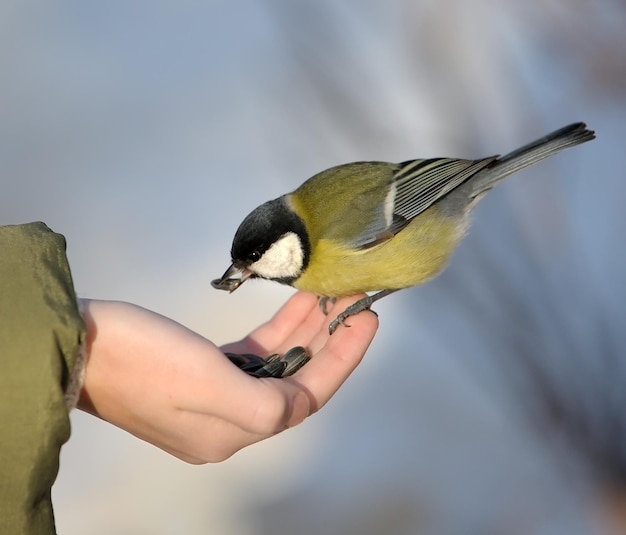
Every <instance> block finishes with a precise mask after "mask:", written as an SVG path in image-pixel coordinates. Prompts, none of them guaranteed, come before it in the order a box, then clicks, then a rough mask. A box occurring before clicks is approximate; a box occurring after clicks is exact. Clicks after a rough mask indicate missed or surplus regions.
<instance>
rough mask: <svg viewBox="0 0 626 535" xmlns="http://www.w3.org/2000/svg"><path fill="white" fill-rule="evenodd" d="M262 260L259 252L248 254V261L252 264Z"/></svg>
mask: <svg viewBox="0 0 626 535" xmlns="http://www.w3.org/2000/svg"><path fill="white" fill-rule="evenodd" d="M260 258H261V253H259V251H252V252H251V253H249V254H248V260H250V262H256V261H257V260H259V259H260Z"/></svg>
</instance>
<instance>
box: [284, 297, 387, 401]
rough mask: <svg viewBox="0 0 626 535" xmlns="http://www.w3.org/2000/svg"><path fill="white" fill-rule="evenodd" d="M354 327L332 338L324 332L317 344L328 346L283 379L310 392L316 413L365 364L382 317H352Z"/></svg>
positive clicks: (341, 330)
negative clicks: (365, 356) (320, 342)
mask: <svg viewBox="0 0 626 535" xmlns="http://www.w3.org/2000/svg"><path fill="white" fill-rule="evenodd" d="M342 301H343V300H342ZM329 321H332V320H329ZM350 325H351V327H350V328H339V329H337V331H335V333H334V334H333V335H332V336H326V337H324V336H323V335H322V334H321V333H320V336H319V338H317V339H316V341H315V342H316V343H318V342H319V340H321V339H325V340H326V343H325V345H324V346H323V347H322V348H321V349H320V350H319V351H318V352H317V353H315V355H314V356H313V358H312V359H311V360H310V361H309V362H308V363H307V364H306V365H305V366H303V367H302V369H301V370H299V371H298V372H297V373H296V374H295V375H294V376H293V377H292V378H288V379H283V381H289V380H291V381H294V382H296V384H298V385H299V386H301V387H302V388H304V389H305V390H306V391H307V392H308V393H309V395H310V401H311V411H312V412H315V411H316V410H319V409H320V408H321V407H323V406H324V405H325V404H326V403H327V402H328V400H329V399H330V398H331V397H332V396H333V394H335V392H336V391H337V390H338V389H339V387H340V386H341V385H342V384H343V383H344V382H345V380H346V379H347V378H348V377H349V375H350V374H351V373H352V371H353V370H354V369H355V368H356V367H357V365H358V364H359V363H360V362H361V359H362V358H363V356H364V354H365V352H366V351H367V348H368V347H369V345H370V343H371V342H372V339H373V338H374V334H375V333H376V330H377V328H378V317H377V316H376V315H375V314H372V313H370V312H363V313H360V314H357V315H355V316H354V317H351V318H350ZM325 326H326V322H325Z"/></svg>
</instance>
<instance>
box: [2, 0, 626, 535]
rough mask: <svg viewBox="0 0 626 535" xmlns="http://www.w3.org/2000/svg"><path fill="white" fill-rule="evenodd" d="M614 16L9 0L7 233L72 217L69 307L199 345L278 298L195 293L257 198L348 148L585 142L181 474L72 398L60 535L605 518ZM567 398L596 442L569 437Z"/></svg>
mask: <svg viewBox="0 0 626 535" xmlns="http://www.w3.org/2000/svg"><path fill="white" fill-rule="evenodd" d="M625 24H626V16H625V11H624V6H623V4H621V3H618V2H614V1H611V0H600V1H598V2H595V3H591V2H571V1H565V0H551V1H549V0H545V1H540V0H530V1H524V2H521V1H515V0H504V1H500V2H489V1H487V0H476V1H474V2H462V1H461V0H448V1H439V2H434V1H430V0H419V1H413V2H411V1H408V0H406V1H403V0H393V1H386V2H375V1H373V0H368V1H362V0H361V1H357V0H350V1H344V2H341V3H338V2H331V1H329V0H326V1H317V2H315V3H313V2H304V1H294V2H286V1H284V2H280V1H256V2H253V1H245V0H244V1H240V2H222V1H207V2H197V1H177V2H173V1H170V2H168V1H165V0H163V1H158V2H119V1H118V2H115V1H112V2H106V3H99V4H98V3H91V2H79V1H66V2H63V1H62V2H56V3H48V2H41V1H19V2H18V1H14V0H5V1H4V2H3V3H2V4H0V40H1V42H2V46H1V47H0V69H1V70H0V72H1V76H2V83H1V84H0V182H1V184H2V189H1V190H0V223H2V224H7V223H20V222H27V221H31V220H43V221H45V222H47V223H48V225H50V226H51V227H52V228H53V229H54V230H56V231H58V232H61V233H63V234H64V235H65V236H66V237H67V240H68V256H69V259H70V262H71V266H72V271H73V275H74V279H75V284H76V288H77V291H78V292H79V293H80V294H81V295H83V296H86V297H93V298H103V299H121V300H126V301H131V302H135V303H137V304H140V305H143V306H146V307H148V308H151V309H153V310H156V311H158V312H160V313H162V314H165V315H167V316H169V317H172V318H174V319H176V320H178V321H180V322H182V323H184V324H185V325H187V326H189V327H191V328H193V329H195V330H197V331H198V332H200V333H202V334H203V335H205V336H207V337H209V338H211V339H212V340H214V341H216V342H218V343H220V342H225V341H229V340H232V339H236V338H238V337H240V336H242V335H244V334H245V333H246V332H247V331H249V330H250V329H251V328H252V327H253V326H255V325H257V324H259V323H260V322H262V321H264V320H265V319H267V318H268V317H269V315H270V314H271V313H272V312H273V311H274V310H276V309H277V308H278V306H280V304H281V303H282V302H284V300H285V299H286V297H287V296H288V295H290V294H291V290H289V289H286V288H280V287H278V286H276V285H273V284H270V283H258V284H254V285H253V284H250V285H246V286H245V287H243V288H242V289H241V290H240V291H238V292H236V293H235V294H233V295H227V294H225V293H218V292H216V291H213V290H212V289H211V287H210V285H209V282H210V280H211V279H213V278H215V277H216V276H218V275H220V274H221V273H222V272H223V270H224V269H225V268H226V266H227V264H228V250H229V247H230V241H231V238H232V235H233V233H234V231H235V229H236V227H237V225H238V223H239V222H240V221H241V219H242V218H243V217H244V216H245V215H246V214H247V213H248V212H249V211H250V210H251V209H252V208H254V207H255V206H256V205H257V204H259V203H260V202H262V201H265V200H267V199H269V198H272V197H276V196H278V195H280V194H282V193H284V192H285V191H287V190H289V189H292V188H294V187H296V186H297V185H298V184H299V183H301V182H302V181H303V180H305V179H306V178H308V177H309V176H311V175H312V174H314V173H316V172H318V171H320V170H322V169H324V168H326V167H329V166H331V165H335V164H339V163H344V162H347V161H352V160H360V159H381V160H388V161H401V160H406V159H410V158H414V157H428V156H438V155H439V156H463V157H480V156H486V155H490V154H493V153H503V152H506V151H508V150H511V149H513V148H515V147H516V146H518V145H521V144H523V143H526V142H527V141H530V140H532V139H534V138H535V137H538V136H540V135H543V134H545V133H547V132H548V131H550V130H551V129H554V128H557V127H560V126H562V125H564V124H567V123H569V122H573V121H577V120H584V121H586V122H588V124H589V125H590V127H592V128H593V129H595V130H596V132H597V134H598V139H597V140H596V141H595V142H593V143H591V144H588V145H585V146H583V147H579V148H577V149H574V150H572V151H569V152H567V153H566V154H563V155H560V156H558V157H556V158H554V159H552V160H550V161H549V162H544V163H543V164H541V165H539V166H536V167H534V168H533V169H532V170H529V171H526V172H525V173H524V174H523V175H520V176H519V177H516V178H515V179H513V180H511V181H510V182H508V183H507V184H506V185H504V186H502V187H501V188H499V189H498V190H497V191H496V192H493V193H492V194H490V195H489V196H488V197H487V199H486V200H485V201H484V202H483V203H482V204H481V206H480V207H479V208H478V209H477V210H476V212H475V225H474V227H473V229H472V231H471V233H470V235H469V236H468V238H467V239H466V241H465V242H464V243H463V245H462V247H461V248H460V250H459V251H458V253H457V254H456V255H455V257H454V260H453V262H452V264H451V266H450V268H449V269H448V270H447V271H446V273H445V274H444V276H442V277H441V278H439V279H438V280H437V281H435V282H433V283H431V284H429V285H427V286H424V287H421V288H417V289H412V290H408V291H405V292H403V293H401V294H398V295H396V296H393V297H390V298H388V299H386V300H384V301H382V302H381V303H380V304H377V306H376V310H377V311H378V312H379V313H380V318H381V328H380V331H379V334H378V336H377V338H376V340H375V342H374V344H373V346H372V348H371V350H370V352H369V353H368V355H367V357H366V358H365V360H364V362H363V364H362V365H361V367H360V368H359V369H358V370H357V371H356V372H355V373H354V375H353V376H352V377H351V379H350V380H349V382H348V383H347V384H346V385H345V387H344V388H343V389H342V390H341V391H340V392H339V394H338V395H337V396H336V397H335V398H334V399H333V400H332V402H331V403H329V404H328V406H327V407H326V408H325V409H324V410H323V411H322V412H321V413H319V414H318V415H316V416H315V417H313V418H311V419H310V420H309V421H307V423H306V425H302V426H300V427H298V428H296V429H293V430H291V431H289V432H288V433H284V434H282V435H280V436H279V437H276V438H274V439H272V440H270V441H267V442H265V443H262V444H259V445H256V446H254V447H251V448H249V449H247V450H245V451H243V452H241V453H239V454H237V455H236V456H234V457H233V458H232V459H230V460H229V461H227V462H225V463H222V464H219V465H208V466H204V467H194V466H188V465H185V464H184V463H182V462H180V461H178V460H176V459H174V458H171V457H169V456H168V455H167V454H165V453H163V452H161V451H159V450H157V449H155V448H154V447H152V446H150V445H147V444H144V443H142V442H140V441H139V440H138V439H135V438H134V437H132V436H129V435H127V434H125V433H124V432H122V431H120V430H118V429H116V428H114V427H112V426H110V425H108V424H106V423H104V422H100V421H98V420H96V419H94V418H92V417H91V416H88V415H85V414H82V413H79V412H75V413H73V415H72V424H73V434H72V439H71V440H70V442H69V443H68V444H67V445H66V447H65V448H64V449H63V454H62V459H61V471H60V475H59V478H58V481H57V483H56V485H55V487H54V489H53V498H54V502H55V506H56V516H57V524H58V529H59V532H60V533H63V534H64V535H79V534H80V535H83V534H94V535H99V534H107V535H108V534H111V533H116V534H152V535H166V534H180V533H184V534H189V535H196V534H198V535H199V534H207V533H225V534H236V535H237V534H241V535H248V534H270V533H296V532H297V533H301V534H308V533H310V534H316V533H347V534H352V533H354V534H357V533H358V534H367V533H372V534H375V533H389V534H391V533H394V534H395V533H398V534H404V533H407V534H408V533H426V534H429V533H433V534H448V533H449V534H459V535H466V534H472V533H476V534H489V533H516V534H517V533H521V534H561V533H563V534H570V535H577V534H587V533H594V532H597V533H607V532H606V531H605V530H603V528H602V527H601V522H600V519H601V514H600V513H599V510H600V505H601V504H602V503H603V502H602V500H601V499H600V496H601V492H600V491H601V490H606V488H607V487H606V485H605V481H606V479H604V478H600V479H597V476H598V474H599V471H598V465H599V463H598V462H597V461H596V462H595V463H593V462H591V461H590V460H589V455H587V454H585V452H584V451H583V453H582V454H581V455H580V456H577V454H579V453H580V451H581V448H582V446H581V445H584V444H588V443H590V442H592V440H591V439H590V438H589V437H596V436H597V437H600V439H601V440H600V442H601V443H602V444H604V447H605V448H607V451H608V449H612V450H616V451H618V452H620V451H621V452H622V454H623V455H622V464H621V467H622V469H623V468H624V466H626V445H625V444H624V442H623V441H624V440H626V439H625V438H624V437H625V436H626V422H625V417H624V416H623V415H624V414H625V412H624V411H622V410H620V409H621V408H622V406H623V403H622V402H623V401H624V394H623V391H624V388H623V384H624V379H625V378H626V372H625V369H626V364H625V357H624V349H623V348H624V341H625V340H624V336H625V335H624V328H623V322H624V319H623V318H624V312H625V311H624V301H625V298H626V291H625V290H626V288H625V284H624V279H623V273H624V268H625V267H626V266H625V257H624V252H623V250H624V235H625V232H626V217H625V216H624V215H623V210H624V208H623V204H624V199H625V198H626V197H625V194H626V187H625V184H626V181H625V180H624V179H625V178H626V177H625V176H624V175H625V171H624V169H625V165H626V161H625V151H624V139H625V138H626V122H625V119H626V108H625V107H624V95H626V65H625V60H624V50H626V37H625V35H626V34H625V33H624V31H623V28H624V27H625ZM528 363H536V364H537V366H538V368H539V370H540V371H539V372H536V373H535V375H534V376H533V379H531V380H528V377H529V376H528V374H527V371H528V370H529V369H534V368H532V366H530V364H528ZM546 376H547V377H549V378H550V384H557V385H558V387H557V388H558V392H559V396H557V399H559V400H565V402H566V403H565V404H566V407H565V409H562V408H559V404H557V407H556V408H555V407H552V409H553V416H554V418H550V417H549V411H547V410H546V408H545V407H546V405H545V404H542V403H541V399H542V398H541V395H540V394H541V391H542V390H541V389H540V388H539V387H538V386H537V385H538V380H539V379H540V378H543V377H546ZM568 407H569V408H568ZM563 414H565V416H563ZM568 414H570V415H574V416H576V417H581V418H582V419H583V420H584V421H590V422H593V425H592V430H589V429H587V428H585V427H584V426H583V428H581V429H582V430H579V431H578V432H577V433H574V435H571V434H568V433H562V432H560V431H559V429H560V426H559V424H558V422H562V421H566V422H567V421H568V417H567V415H568ZM581 415H582V416H581ZM571 419H572V418H571V417H570V419H569V420H571ZM585 429H587V430H585ZM616 429H617V430H621V440H622V442H621V443H619V442H616V440H617V439H618V438H619V432H615V430H616ZM602 451H604V450H601V453H602ZM572 452H574V453H577V454H572ZM609 466H610V467H611V466H613V467H614V468H616V467H617V466H620V465H619V463H617V464H614V465H612V464H609ZM609 472H611V469H609ZM622 477H624V476H622ZM620 481H621V483H620V485H622V486H621V487H620V486H619V485H618V488H622V489H623V488H624V484H625V482H624V480H623V479H622V480H620Z"/></svg>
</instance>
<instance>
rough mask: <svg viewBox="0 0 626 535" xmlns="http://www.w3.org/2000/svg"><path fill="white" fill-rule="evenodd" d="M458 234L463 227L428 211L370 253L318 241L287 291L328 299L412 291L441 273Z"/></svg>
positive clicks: (436, 209)
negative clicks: (392, 291)
mask: <svg viewBox="0 0 626 535" xmlns="http://www.w3.org/2000/svg"><path fill="white" fill-rule="evenodd" d="M464 232H465V224H463V222H460V221H457V220H454V219H451V218H449V217H446V216H444V215H443V214H442V213H441V212H440V211H439V209H438V208H437V207H436V206H433V207H431V208H429V209H428V210H426V211H425V212H423V213H422V214H420V215H419V216H417V217H416V218H415V219H413V220H412V221H411V223H410V224H409V225H408V226H407V227H406V228H404V229H403V230H402V231H400V232H399V233H398V234H396V235H395V236H394V237H393V238H391V239H389V240H387V241H386V242H384V243H382V244H380V245H377V246H375V247H372V248H370V249H363V250H354V249H350V248H348V247H346V246H345V245H344V244H341V243H337V242H335V241H330V240H327V239H320V240H318V241H317V242H315V243H313V244H312V254H311V258H310V261H309V265H308V266H307V268H306V270H305V271H304V273H303V274H302V275H301V276H300V277H299V278H298V279H297V280H296V281H295V282H294V283H293V285H294V286H295V287H296V288H298V289H301V290H304V291H308V292H312V293H316V294H318V295H324V296H328V297H341V296H344V295H352V294H355V293H359V292H370V291H376V290H387V289H400V288H408V287H409V286H417V285H418V284H422V283H424V282H426V281H427V280H429V279H431V278H433V277H434V276H435V275H437V273H439V272H440V271H441V269H443V267H444V266H445V264H446V262H447V260H448V258H449V257H450V255H451V253H452V252H453V251H454V249H455V248H456V246H457V245H458V242H459V240H460V239H461V238H462V236H463V234H464Z"/></svg>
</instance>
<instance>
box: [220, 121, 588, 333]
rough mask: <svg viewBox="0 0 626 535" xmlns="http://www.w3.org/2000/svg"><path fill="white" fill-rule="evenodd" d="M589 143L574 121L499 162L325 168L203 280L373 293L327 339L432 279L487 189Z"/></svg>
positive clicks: (256, 222) (267, 207)
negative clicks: (389, 298)
mask: <svg viewBox="0 0 626 535" xmlns="http://www.w3.org/2000/svg"><path fill="white" fill-rule="evenodd" d="M594 138H595V135H594V133H593V132H592V131H590V130H587V128H586V125H585V124H584V123H575V124H571V125H569V126H565V127H564V128H561V129H559V130H556V131H555V132H552V133H551V134H548V135H547V136H544V137H542V138H541V139H538V140H536V141H533V142H532V143H529V144H528V145H525V146H523V147H521V148H519V149H517V150H515V151H513V152H511V153H509V154H507V155H506V156H503V157H499V156H490V157H488V158H482V159H479V160H463V159H457V158H429V159H424V160H409V161H406V162H402V163H398V164H394V163H386V162H355V163H349V164H345V165H339V166H337V167H332V168H330V169H327V170H326V171H322V172H321V173H319V174H317V175H315V176H313V177H312V178H310V179H308V180H307V181H306V182H304V183H303V184H302V185H301V186H300V187H299V188H298V189H296V190H295V191H293V192H291V193H288V194H286V195H283V196H281V197H278V198H277V199H274V200H271V201H268V202H266V203H264V204H262V205H261V206H259V207H258V208H256V209H255V210H253V211H252V213H250V214H249V215H248V216H247V217H246V218H245V219H244V220H243V222H242V223H241V225H240V226H239V229H238V230H237V232H236V233H235V237H234V240H233V244H232V248H231V258H232V265H231V266H230V267H229V268H228V270H226V272H225V273H224V275H223V276H222V278H221V279H216V280H214V281H213V282H212V283H211V284H212V285H213V287H215V288H217V289H221V290H228V291H231V292H232V291H234V290H236V289H237V288H238V287H239V286H241V284H243V283H244V282H245V281H246V280H248V279H251V278H263V279H270V280H274V281H277V282H280V283H282V284H288V285H291V286H294V287H295V288H298V289H300V290H304V291H307V292H313V293H315V294H317V295H319V296H320V297H322V298H325V299H328V298H337V297H342V296H347V295H353V294H356V293H360V292H374V291H378V293H375V294H373V295H369V296H367V297H365V298H363V299H361V300H359V301H357V302H356V303H355V304H354V305H352V306H350V307H348V308H347V309H346V310H344V311H343V312H342V313H341V314H339V316H338V317H337V318H336V319H335V320H334V321H333V322H332V323H331V324H330V328H329V330H330V333H331V334H332V333H333V332H334V331H335V329H336V328H337V326H338V325H345V323H344V321H345V320H346V318H348V317H349V316H351V315H354V314H357V313H358V312H361V311H363V310H365V309H369V308H370V306H371V305H372V303H374V302H375V301H377V300H378V299H380V298H381V297H384V296H386V295H389V294H390V293H393V292H395V291H397V290H399V289H402V288H408V287H410V286H416V285H418V284H422V283H424V282H426V281H428V280H430V279H432V278H433V277H435V276H436V275H437V274H438V273H439V272H440V271H441V270H442V269H443V267H444V266H445V264H446V262H447V261H448V259H449V257H450V255H451V254H452V252H453V251H454V250H455V248H456V247H457V245H458V244H459V242H460V240H461V238H462V237H463V236H464V234H465V233H466V232H467V229H468V226H469V218H468V216H469V213H470V211H471V210H472V208H473V207H474V206H476V204H477V203H478V201H480V200H481V199H482V198H483V197H484V196H485V194H486V193H487V192H488V191H489V190H490V189H492V188H493V187H494V186H495V185H496V184H498V183H499V182H501V181H502V180H504V179H505V178H507V177H509V176H511V175H512V174H514V173H517V172H518V171H521V170H522V169H524V168H526V167H528V166H530V165H533V164H535V163H537V162H539V161H541V160H543V159H544V158H548V157H549V156H552V155H553V154H556V153H557V152H560V151H561V150H564V149H567V148H569V147H573V146H575V145H578V144H580V143H585V142H587V141H590V140H592V139H594ZM237 275H239V278H236V276H237Z"/></svg>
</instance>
